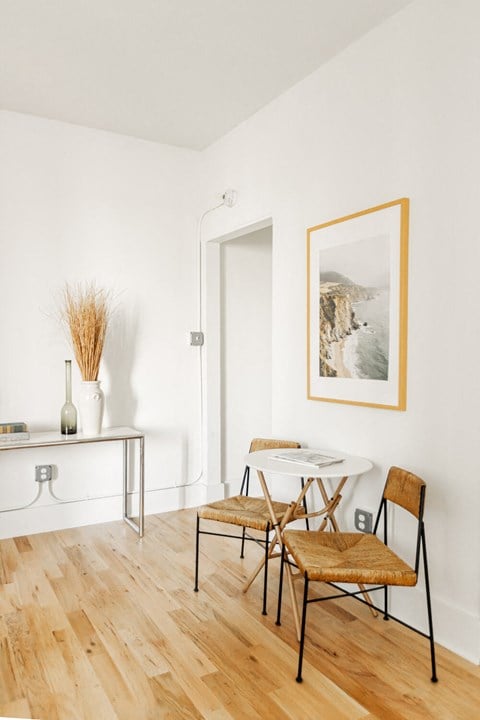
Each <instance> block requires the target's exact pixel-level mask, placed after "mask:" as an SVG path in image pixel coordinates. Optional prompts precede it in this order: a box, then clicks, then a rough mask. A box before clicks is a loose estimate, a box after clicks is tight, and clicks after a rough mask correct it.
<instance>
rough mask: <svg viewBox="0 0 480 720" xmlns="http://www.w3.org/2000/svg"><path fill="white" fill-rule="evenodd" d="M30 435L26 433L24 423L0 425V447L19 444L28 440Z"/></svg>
mask: <svg viewBox="0 0 480 720" xmlns="http://www.w3.org/2000/svg"><path fill="white" fill-rule="evenodd" d="M29 437H30V433H29V432H28V429H27V425H26V423H23V422H13V423H0V445H7V444H10V443H16V442H21V441H22V440H28V438H29Z"/></svg>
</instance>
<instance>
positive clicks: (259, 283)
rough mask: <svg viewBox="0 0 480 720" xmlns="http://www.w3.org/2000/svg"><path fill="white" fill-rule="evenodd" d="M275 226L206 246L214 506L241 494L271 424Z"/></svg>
mask: <svg viewBox="0 0 480 720" xmlns="http://www.w3.org/2000/svg"><path fill="white" fill-rule="evenodd" d="M272 237H273V233H272V220H271V218H266V219H264V220H261V221H258V222H257V223H255V224H251V225H249V226H246V227H243V228H241V229H238V230H236V231H233V232H231V233H229V234H228V235H223V236H221V237H217V238H211V239H210V240H208V241H207V242H206V243H205V329H206V337H207V342H206V346H205V359H206V365H205V373H204V378H203V382H204V387H205V418H204V419H205V424H204V435H203V438H204V441H203V442H204V467H205V469H206V473H205V483H206V497H207V499H209V500H213V499H218V498H219V497H224V496H227V497H228V496H229V495H230V494H236V493H238V491H239V489H240V483H241V478H242V474H243V469H244V456H245V455H246V453H247V452H248V448H249V445H250V441H251V439H252V438H253V437H256V436H262V435H263V436H267V437H268V436H270V434H271V426H272Z"/></svg>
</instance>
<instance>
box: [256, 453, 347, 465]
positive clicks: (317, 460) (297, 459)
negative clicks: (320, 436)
mask: <svg viewBox="0 0 480 720" xmlns="http://www.w3.org/2000/svg"><path fill="white" fill-rule="evenodd" d="M270 457H271V459H272V460H284V461H285V462H293V463H299V464H300V465H314V466H315V467H324V466H325V465H334V464H335V463H341V462H343V458H339V457H334V456H333V455H324V454H323V453H319V452H314V451H312V450H302V449H300V450H286V451H285V452H282V453H276V454H275V455H270Z"/></svg>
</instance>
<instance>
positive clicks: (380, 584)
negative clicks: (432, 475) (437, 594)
mask: <svg viewBox="0 0 480 720" xmlns="http://www.w3.org/2000/svg"><path fill="white" fill-rule="evenodd" d="M425 488H426V485H425V483H424V481H423V480H421V479H420V478H419V477H417V476H416V475H413V474H412V473H410V472H408V471H406V470H402V469H401V468H398V467H392V468H390V471H389V473H388V477H387V482H386V484H385V488H384V491H383V495H382V500H381V503H380V507H379V510H378V513H377V517H376V521H375V526H374V530H373V533H370V534H364V533H348V532H345V533H344V532H332V533H329V532H305V531H304V530H285V531H284V533H283V538H284V543H285V544H284V548H283V551H282V566H281V572H280V588H279V598H278V614H277V625H280V613H281V602H282V581H283V565H284V562H289V563H290V564H294V565H295V566H296V567H297V568H298V569H299V571H300V574H301V575H303V578H304V588H303V612H302V626H301V637H300V649H299V656H298V672H297V677H296V680H297V682H302V663H303V651H304V646H305V629H306V620H307V607H308V605H309V604H310V603H314V602H321V601H323V600H332V599H337V598H342V597H355V599H357V600H359V601H360V602H363V603H364V604H365V605H368V606H369V607H371V608H375V610H378V611H379V612H382V613H383V617H384V619H385V620H389V619H392V620H395V621H396V622H399V623H400V624H402V625H404V626H405V627H407V628H409V629H410V630H413V631H414V632H416V633H418V634H419V635H423V637H426V638H428V639H429V641H430V658H431V666H432V677H431V680H432V682H437V673H436V665H435V645H434V640H433V620H432V608H431V602H430V585H429V578H428V565H427V550H426V544H425V529H424V522H423V509H424V503H425ZM387 503H393V504H394V505H396V506H399V507H401V508H403V509H404V510H407V511H408V512H409V513H411V514H412V515H413V516H414V517H415V518H416V519H417V520H418V524H417V536H416V548H415V563H414V567H410V565H408V564H407V563H406V562H404V561H403V560H402V559H401V558H400V557H398V555H396V554H395V553H394V552H393V551H392V550H391V549H390V548H389V547H388V545H387V542H388V534H387V515H388V513H387ZM382 516H383V541H382V540H380V539H379V538H378V537H377V535H376V533H377V530H378V526H379V523H380V519H381V518H382ZM287 554H289V555H290V556H291V558H292V561H293V563H292V561H290V560H289V559H288V555H287ZM420 554H421V555H422V561H423V570H424V580H425V595H426V604H427V615H428V629H429V631H428V633H424V632H422V631H421V630H418V629H417V628H414V627H412V626H411V625H408V624H407V623H405V622H403V620H400V619H399V618H396V617H394V616H393V615H391V614H390V613H389V610H388V588H389V586H409V587H413V586H415V585H416V584H417V580H418V571H419V564H420ZM296 577H299V575H297V576H296ZM311 581H321V582H325V583H327V584H329V585H331V586H332V587H334V588H335V589H336V590H338V591H339V594H333V595H329V596H328V597H313V598H309V597H308V589H309V583H310V582H311ZM336 583H347V584H348V583H355V584H373V585H374V586H375V587H371V588H368V592H369V593H372V592H375V591H376V590H383V591H384V607H383V608H379V607H377V606H376V605H374V604H373V603H372V602H367V601H366V600H363V599H362V598H360V597H357V596H358V594H359V593H360V592H361V591H360V590H359V591H356V592H348V591H347V590H344V588H343V587H340V586H339V585H337V584H336Z"/></svg>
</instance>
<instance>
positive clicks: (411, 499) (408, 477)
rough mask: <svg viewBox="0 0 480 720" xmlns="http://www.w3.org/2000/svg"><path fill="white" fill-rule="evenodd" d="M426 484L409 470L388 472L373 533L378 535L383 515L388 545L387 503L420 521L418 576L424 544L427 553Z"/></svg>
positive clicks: (417, 552)
mask: <svg viewBox="0 0 480 720" xmlns="http://www.w3.org/2000/svg"><path fill="white" fill-rule="evenodd" d="M426 487H427V486H426V484H425V482H424V481H423V480H421V479H420V478H419V477H417V475H414V474H413V473H411V472H408V470H402V468H399V467H391V468H390V470H389V471H388V475H387V482H386V483H385V488H384V490H383V495H382V501H381V503H380V508H379V511H378V514H377V519H376V520H375V526H374V528H373V532H374V534H375V535H376V534H377V529H378V526H379V523H380V517H381V516H382V513H383V540H384V542H385V544H386V545H387V544H388V532H387V525H388V520H387V518H388V513H387V508H386V506H387V501H389V502H392V503H395V505H399V506H400V507H402V508H404V510H407V511H408V512H409V513H411V514H412V515H413V516H414V517H415V518H416V519H417V520H418V524H417V525H418V529H417V546H416V550H415V572H416V573H417V574H418V567H419V562H420V546H421V543H423V547H424V551H425V531H424V527H423V507H424V504H425V489H426Z"/></svg>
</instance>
